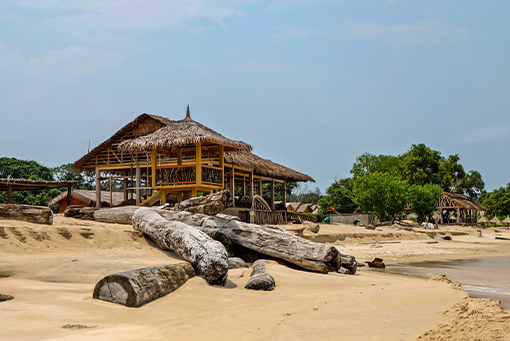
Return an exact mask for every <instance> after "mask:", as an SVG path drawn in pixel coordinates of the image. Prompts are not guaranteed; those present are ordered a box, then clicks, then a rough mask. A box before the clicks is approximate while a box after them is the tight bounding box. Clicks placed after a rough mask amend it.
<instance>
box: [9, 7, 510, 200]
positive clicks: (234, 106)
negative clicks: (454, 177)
mask: <svg viewBox="0 0 510 341" xmlns="http://www.w3.org/2000/svg"><path fill="white" fill-rule="evenodd" d="M509 17H510V2H508V1H505V0H500V1H493V0H486V1H478V0H476V1H475V0H464V1H456V0H450V1H444V0H432V1H425V0H366V1H362V0H338V1H327V0H314V1H310V0H265V1H263V0H222V1H214V0H186V1H185V0H174V1H161V0H136V1H135V0H111V1H108V0H73V1H69V0H37V1H35V0H15V1H14V0H12V1H11V0H0V109H1V114H0V115H1V117H2V124H1V126H0V155H1V156H9V157H16V158H20V159H32V160H36V161H38V162H40V163H42V164H44V165H47V166H57V165H60V164H63V163H68V162H74V161H75V160H77V159H79V158H80V157H81V156H83V155H84V154H85V153H86V152H87V148H88V144H89V140H90V143H91V147H95V146H96V145H98V144H99V143H101V142H103V141H104V140H105V139H107V138H108V137H110V136H111V135H112V134H113V133H114V132H116V131H117V130H118V129H119V128H120V127H122V126H123V125H125V124H126V123H127V122H129V121H130V120H132V119H134V118H135V117H136V116H137V115H139V114H141V113H144V112H148V113H155V114H160V115H163V116H166V117H169V118H171V119H180V118H183V117H184V115H185V110H186V106H187V105H188V104H190V109H191V116H192V118H194V119H195V120H197V121H199V122H201V123H203V124H205V125H207V126H209V127H211V128H213V129H215V130H217V131H219V132H220V133H222V134H223V135H225V136H227V137H229V138H233V139H238V140H243V141H245V142H248V143H250V144H251V145H252V146H253V147H254V152H255V153H256V154H257V155H259V156H261V157H264V158H269V159H271V160H273V161H275V162H278V163H281V164H283V165H285V166H288V167H291V168H294V169H296V170H299V171H301V172H304V173H307V174H309V175H311V176H312V177H313V178H315V179H316V181H317V183H316V184H309V187H310V188H314V187H316V186H318V187H319V188H320V189H321V190H322V191H323V192H324V190H325V189H326V187H327V186H328V185H329V184H330V183H331V182H333V181H334V179H335V177H337V178H341V177H346V176H349V170H350V169H351V167H352V164H353V162H354V161H355V158H356V156H358V155H361V154H363V153H365V152H369V153H373V154H392V155H396V154H400V153H403V152H405V151H406V150H407V149H408V148H409V147H410V146H411V144H417V143H425V144H427V145H428V146H430V147H431V148H433V149H436V150H439V151H441V152H442V154H443V155H449V154H459V156H460V158H461V163H462V164H463V165H464V167H465V169H466V171H468V170H471V169H473V170H478V171H479V172H480V173H481V174H482V177H483V179H484V181H485V183H486V188H487V189H489V190H491V189H493V188H496V187H499V186H504V185H505V184H506V183H508V182H510V175H509V174H510V173H509V172H508V169H509V168H510V158H509V157H508V149H509V141H510V115H509V112H508V111H509V108H510V96H509V90H510V58H509V57H510V51H509V49H510V20H508V18H509Z"/></svg>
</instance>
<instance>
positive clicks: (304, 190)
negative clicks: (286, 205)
mask: <svg viewBox="0 0 510 341" xmlns="http://www.w3.org/2000/svg"><path fill="white" fill-rule="evenodd" d="M320 198H322V193H321V190H320V189H319V188H318V187H316V188H315V189H314V190H309V189H308V186H307V185H306V184H303V183H299V184H298V185H297V186H295V187H294V188H293V189H292V193H291V194H290V195H288V196H287V202H302V203H307V204H317V202H318V201H319V200H320Z"/></svg>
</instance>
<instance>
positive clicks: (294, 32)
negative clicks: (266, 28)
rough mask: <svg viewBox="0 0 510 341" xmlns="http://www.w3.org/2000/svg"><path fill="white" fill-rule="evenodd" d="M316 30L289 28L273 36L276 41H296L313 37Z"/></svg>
mask: <svg viewBox="0 0 510 341" xmlns="http://www.w3.org/2000/svg"><path fill="white" fill-rule="evenodd" d="M313 33H314V30H312V29H309V28H300V27H288V28H284V29H281V30H280V31H278V32H276V33H275V34H273V35H272V36H271V38H273V39H276V40H296V39H302V38H307V37H310V36H312V35H313Z"/></svg>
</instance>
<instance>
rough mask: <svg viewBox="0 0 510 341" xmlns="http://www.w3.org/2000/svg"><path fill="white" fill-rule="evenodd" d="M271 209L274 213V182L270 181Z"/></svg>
mask: <svg viewBox="0 0 510 341" xmlns="http://www.w3.org/2000/svg"><path fill="white" fill-rule="evenodd" d="M271 209H272V210H273V211H274V181H271Z"/></svg>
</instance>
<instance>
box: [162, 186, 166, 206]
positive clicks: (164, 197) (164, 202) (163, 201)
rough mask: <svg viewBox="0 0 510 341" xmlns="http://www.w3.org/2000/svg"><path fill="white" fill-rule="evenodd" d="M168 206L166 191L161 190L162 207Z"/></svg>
mask: <svg viewBox="0 0 510 341" xmlns="http://www.w3.org/2000/svg"><path fill="white" fill-rule="evenodd" d="M164 204H166V191H165V190H164V189H163V190H161V205H164Z"/></svg>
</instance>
